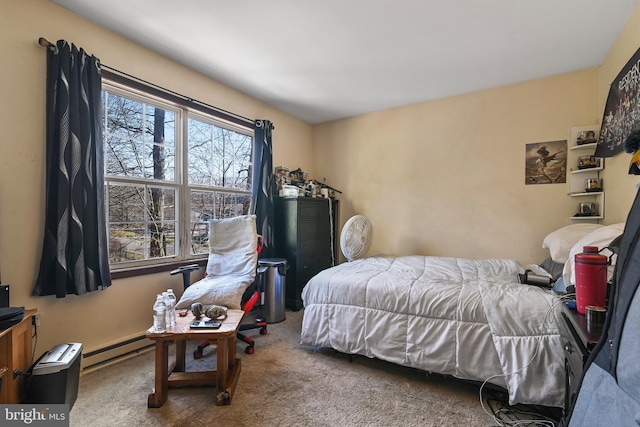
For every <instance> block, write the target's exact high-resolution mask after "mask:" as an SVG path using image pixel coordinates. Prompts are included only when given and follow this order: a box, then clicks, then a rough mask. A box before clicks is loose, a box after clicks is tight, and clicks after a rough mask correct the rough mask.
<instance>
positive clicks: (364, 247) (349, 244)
mask: <svg viewBox="0 0 640 427" xmlns="http://www.w3.org/2000/svg"><path fill="white" fill-rule="evenodd" d="M372 237H373V227H372V226H371V221H369V219H368V218H367V217H366V216H363V215H355V216H352V217H351V218H349V219H348V220H347V222H346V223H345V224H344V227H342V232H341V233H340V249H342V253H343V254H344V256H345V258H347V261H349V262H351V261H353V260H354V259H358V258H362V257H363V256H365V255H366V254H367V251H368V250H369V248H370V247H371V239H372Z"/></svg>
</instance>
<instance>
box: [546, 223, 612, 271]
mask: <svg viewBox="0 0 640 427" xmlns="http://www.w3.org/2000/svg"><path fill="white" fill-rule="evenodd" d="M601 227H604V226H603V225H601V224H591V223H588V224H571V225H567V226H565V227H562V228H559V229H557V230H556V231H553V232H551V233H549V234H548V235H547V237H545V238H544V240H543V241H542V247H543V248H546V249H549V253H550V254H551V259H552V260H553V261H555V262H559V263H560V264H564V263H566V262H567V260H568V259H569V252H570V251H571V248H572V247H573V246H574V245H575V244H576V243H577V242H578V240H580V239H581V238H582V237H584V236H585V235H587V234H589V233H591V232H592V231H594V230H596V229H598V228H601Z"/></svg>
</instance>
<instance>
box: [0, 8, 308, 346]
mask: <svg viewBox="0 0 640 427" xmlns="http://www.w3.org/2000/svg"><path fill="white" fill-rule="evenodd" d="M0 8H1V9H2V14H0V38H1V39H2V40H3V44H4V50H3V57H2V66H1V67H0V85H1V87H2V89H1V91H0V93H1V94H2V101H1V102H0V129H2V133H1V137H0V138H1V139H0V269H1V271H2V283H3V284H10V285H11V303H12V305H16V306H26V307H37V308H38V309H39V310H40V312H41V313H42V318H41V325H42V326H41V328H39V334H38V335H39V338H38V344H37V348H36V356H38V355H39V354H40V353H41V352H43V351H45V350H47V349H48V348H50V347H51V346H52V345H55V344H59V343H64V342H73V341H77V342H82V343H83V344H84V346H85V349H93V348H95V347H98V346H102V345H104V344H105V343H110V342H112V341H117V340H119V339H120V338H123V337H129V336H133V335H136V334H138V333H139V332H140V331H143V330H145V329H146V328H148V327H149V326H150V324H151V311H150V310H151V308H150V307H151V305H152V304H153V300H154V297H155V294H156V293H157V292H160V291H162V290H165V289H167V288H168V287H173V288H174V289H176V290H177V289H178V288H180V287H181V283H182V282H181V279H180V278H179V277H176V276H169V275H168V274H159V275H151V276H144V277H137V278H132V279H127V280H117V281H115V282H114V283H113V286H111V287H110V288H109V289H107V290H106V291H104V292H97V293H94V294H89V295H84V296H69V297H67V298H62V299H56V298H55V297H52V296H49V297H31V296H30V295H31V290H32V288H33V285H34V283H35V279H36V275H37V272H38V264H39V262H40V251H41V245H42V232H43V216H44V170H45V145H44V134H45V130H44V122H45V116H44V113H45V104H44V101H45V77H46V51H45V49H43V48H42V47H39V46H38V37H41V36H42V37H45V38H46V39H48V40H49V41H51V42H55V41H56V40H58V39H65V40H68V41H69V42H72V43H75V44H76V45H77V46H79V47H83V48H84V49H85V50H86V51H87V52H90V53H92V54H95V55H96V56H97V57H98V58H100V59H101V61H102V63H103V64H105V65H108V66H110V67H113V68H116V69H119V70H121V71H125V72H127V73H129V74H132V75H135V76H137V77H140V78H142V79H145V80H148V81H151V82H153V83H156V84H158V85H160V86H164V87H166V88H168V89H171V90H174V91H176V92H179V93H182V94H184V95H188V96H191V97H193V98H195V99H198V100H200V101H203V102H206V103H209V104H212V105H215V106H218V107H221V108H224V109H225V110H228V111H232V112H234V113H237V114H240V115H242V116H245V117H251V118H254V117H255V118H266V119H269V120H271V121H273V122H274V124H275V126H276V129H275V131H274V162H275V163H276V164H288V165H295V166H296V167H298V166H299V167H302V168H303V169H304V170H307V171H312V168H313V166H312V164H311V138H312V129H311V126H309V125H307V124H305V123H303V122H302V121H300V120H297V119H295V118H293V117H291V116H290V115H287V114H284V113H282V112H280V111H278V110H275V109H273V108H271V107H269V106H268V105H266V104H264V103H262V102H258V101H256V100H255V99H252V98H250V97H248V96H245V95H243V94H241V93H239V92H237V91H235V90H232V89H230V88H228V87H226V86H224V85H222V84H219V83H217V82H215V81H213V80H211V79H208V78H206V77H204V76H202V75H200V74H198V73H196V72H194V71H191V70H189V69H187V68H185V67H183V66H181V65H179V64H177V63H175V62H172V61H170V60H168V59H166V58H163V57H161V56H159V55H157V54H155V53H153V52H151V51H149V50H147V49H144V48H142V47H140V46H138V45H136V44H134V43H131V42H129V41H128V40H126V39H124V38H122V37H120V36H117V35H115V34H113V33H111V32H109V31H107V30H105V29H103V28H100V27H98V26H95V25H93V24H92V23H90V22H88V21H86V20H84V19H82V18H80V17H78V16H77V15H74V14H72V13H70V12H68V11H67V10H65V9H62V8H60V7H58V6H56V5H54V4H51V3H49V2H47V1H45V0H21V1H14V0H0Z"/></svg>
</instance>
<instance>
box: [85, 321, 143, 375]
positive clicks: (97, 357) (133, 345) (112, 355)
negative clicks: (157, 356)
mask: <svg viewBox="0 0 640 427" xmlns="http://www.w3.org/2000/svg"><path fill="white" fill-rule="evenodd" d="M145 332H146V331H145ZM145 332H140V333H138V334H134V335H131V336H129V337H125V338H124V339H120V340H118V341H114V342H111V343H108V344H107V345H104V346H102V347H98V348H93V349H85V350H84V351H83V352H82V365H81V366H82V373H83V374H85V373H89V372H92V371H95V370H97V369H100V368H103V367H105V366H108V365H112V364H114V363H118V362H122V361H124V360H127V359H130V358H131V357H134V356H137V355H138V354H140V353H142V352H146V351H149V350H152V349H153V341H151V340H149V339H147V338H146V336H145Z"/></svg>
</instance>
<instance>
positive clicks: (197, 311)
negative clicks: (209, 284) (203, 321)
mask: <svg viewBox="0 0 640 427" xmlns="http://www.w3.org/2000/svg"><path fill="white" fill-rule="evenodd" d="M203 312H204V309H203V308H202V304H200V303H199V302H194V303H193V304H191V313H193V317H195V318H196V319H200V318H201V317H202V313H203Z"/></svg>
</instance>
